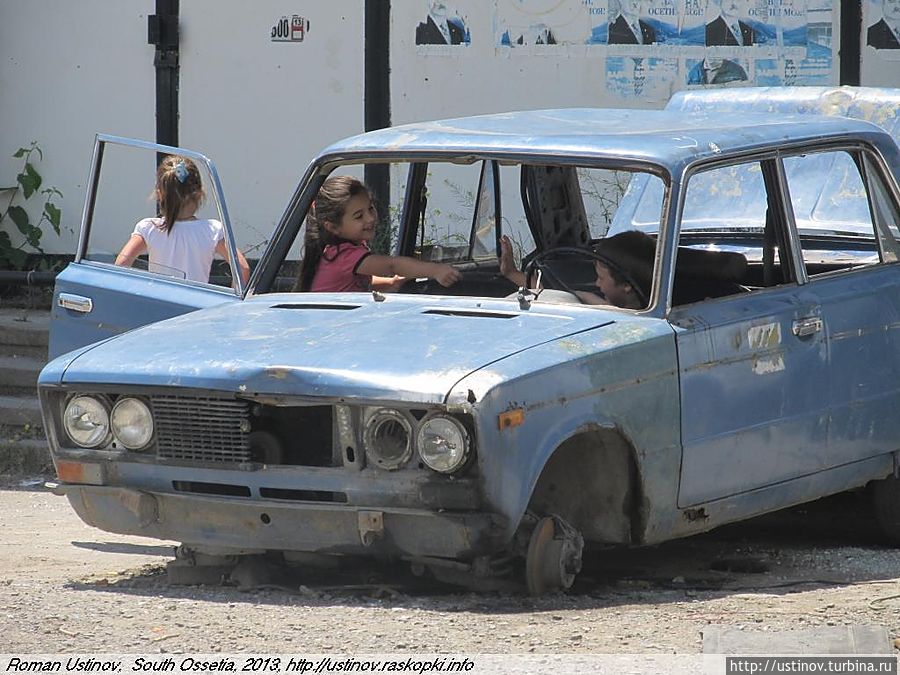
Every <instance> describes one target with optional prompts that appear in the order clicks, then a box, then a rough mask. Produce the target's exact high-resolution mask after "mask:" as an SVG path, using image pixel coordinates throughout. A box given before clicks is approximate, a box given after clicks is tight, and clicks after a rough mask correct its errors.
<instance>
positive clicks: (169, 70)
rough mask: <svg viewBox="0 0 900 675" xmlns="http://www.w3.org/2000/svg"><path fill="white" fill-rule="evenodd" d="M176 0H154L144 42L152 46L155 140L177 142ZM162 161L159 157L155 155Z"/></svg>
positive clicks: (162, 142)
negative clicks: (154, 48)
mask: <svg viewBox="0 0 900 675" xmlns="http://www.w3.org/2000/svg"><path fill="white" fill-rule="evenodd" d="M178 3H179V0H156V14H151V15H150V16H148V17H147V41H148V42H149V43H150V44H152V45H156V54H155V55H154V57H153V65H154V67H155V68H156V142H157V143H160V144H162V145H176V146H177V145H178V45H179V34H178V11H179V6H178ZM157 161H162V156H160V157H158V158H157Z"/></svg>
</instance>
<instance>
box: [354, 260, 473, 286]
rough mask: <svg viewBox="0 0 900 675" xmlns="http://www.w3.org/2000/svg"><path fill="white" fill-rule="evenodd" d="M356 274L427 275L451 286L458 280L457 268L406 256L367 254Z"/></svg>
mask: <svg viewBox="0 0 900 675" xmlns="http://www.w3.org/2000/svg"><path fill="white" fill-rule="evenodd" d="M356 273H357V274H370V275H374V276H379V277H392V276H396V275H400V276H401V277H429V278H431V279H434V280H435V281H437V282H438V283H439V284H440V285H441V286H452V285H453V284H454V283H456V282H457V281H459V277H460V274H459V270H457V269H456V268H455V267H453V266H452V265H447V264H446V263H433V262H426V261H424V260H416V259H415V258H407V257H406V256H391V255H374V254H371V255H367V256H366V257H365V258H363V259H362V261H361V262H360V263H359V265H358V266H357V268H356Z"/></svg>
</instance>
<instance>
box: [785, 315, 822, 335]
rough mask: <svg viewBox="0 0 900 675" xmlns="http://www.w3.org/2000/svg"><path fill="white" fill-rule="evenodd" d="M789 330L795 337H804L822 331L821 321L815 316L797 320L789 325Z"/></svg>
mask: <svg viewBox="0 0 900 675" xmlns="http://www.w3.org/2000/svg"><path fill="white" fill-rule="evenodd" d="M791 330H792V331H793V333H794V335H796V336H797V337H806V336H807V335H812V334H813V333H818V332H819V331H820V330H822V319H820V318H819V317H817V316H812V317H807V318H805V319H797V320H796V321H794V323H793V324H792V325H791Z"/></svg>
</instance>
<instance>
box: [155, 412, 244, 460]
mask: <svg viewBox="0 0 900 675" xmlns="http://www.w3.org/2000/svg"><path fill="white" fill-rule="evenodd" d="M150 401H151V404H152V406H153V416H154V420H155V422H156V443H157V450H156V455H157V457H158V458H159V459H175V460H186V461H195V462H228V463H235V462H237V463H240V462H249V461H250V443H249V440H248V439H249V431H250V411H249V407H250V406H249V404H248V403H247V402H246V401H236V400H234V399H226V398H207V397H194V396H153V397H151V399H150Z"/></svg>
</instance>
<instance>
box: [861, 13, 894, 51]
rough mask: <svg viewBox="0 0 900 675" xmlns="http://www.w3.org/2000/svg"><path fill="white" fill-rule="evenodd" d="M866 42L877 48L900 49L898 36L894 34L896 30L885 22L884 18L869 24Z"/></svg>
mask: <svg viewBox="0 0 900 675" xmlns="http://www.w3.org/2000/svg"><path fill="white" fill-rule="evenodd" d="M866 44H867V45H869V46H870V47H875V49H900V42H898V41H897V36H896V35H894V31H892V30H891V28H890V26H888V25H887V23H885V21H884V19H881V21H879V22H878V23H873V24H872V25H871V26H869V30H868V33H867V35H866Z"/></svg>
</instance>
